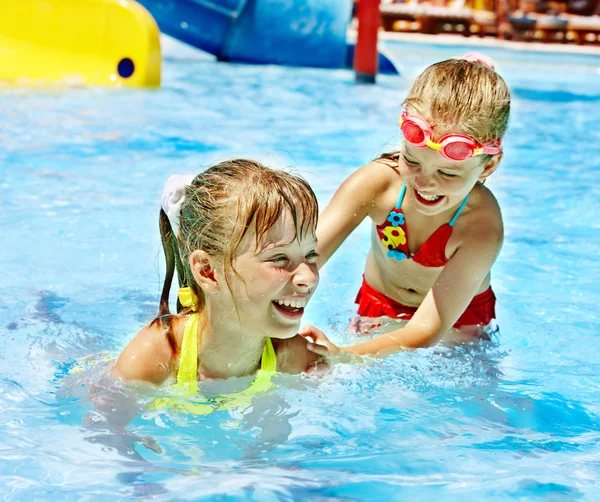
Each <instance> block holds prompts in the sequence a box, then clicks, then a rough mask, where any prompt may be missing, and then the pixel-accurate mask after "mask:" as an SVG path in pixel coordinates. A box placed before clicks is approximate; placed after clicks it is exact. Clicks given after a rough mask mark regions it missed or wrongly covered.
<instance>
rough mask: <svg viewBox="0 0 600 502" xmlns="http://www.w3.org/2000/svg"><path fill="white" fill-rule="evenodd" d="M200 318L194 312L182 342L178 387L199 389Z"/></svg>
mask: <svg viewBox="0 0 600 502" xmlns="http://www.w3.org/2000/svg"><path fill="white" fill-rule="evenodd" d="M198 317H199V314H198V313H197V312H194V313H193V314H191V315H190V316H189V317H188V320H187V321H186V323H185V328H184V330H183V340H182V341H181V357H180V359H179V369H178V370H177V383H176V384H175V385H176V386H177V387H181V386H193V387H195V388H196V389H197V388H198Z"/></svg>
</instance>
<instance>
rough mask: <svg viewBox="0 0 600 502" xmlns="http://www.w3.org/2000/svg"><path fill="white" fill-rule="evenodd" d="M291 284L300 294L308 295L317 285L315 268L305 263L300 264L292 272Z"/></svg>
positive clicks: (317, 279) (317, 273)
mask: <svg viewBox="0 0 600 502" xmlns="http://www.w3.org/2000/svg"><path fill="white" fill-rule="evenodd" d="M292 282H293V284H294V286H295V288H296V290H297V291H298V292H300V293H302V294H308V293H310V292H311V291H312V290H313V289H315V288H316V287H317V284H318V283H319V272H318V270H317V266H316V265H315V264H308V263H306V262H305V263H301V264H300V265H298V268H297V269H296V271H295V272H294V277H293V279H292Z"/></svg>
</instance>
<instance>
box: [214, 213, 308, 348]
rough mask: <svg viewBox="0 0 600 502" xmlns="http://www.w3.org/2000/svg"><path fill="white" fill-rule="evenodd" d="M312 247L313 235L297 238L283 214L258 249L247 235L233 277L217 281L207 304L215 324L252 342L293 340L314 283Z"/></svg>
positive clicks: (261, 241) (240, 249) (258, 244)
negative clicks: (216, 314)
mask: <svg viewBox="0 0 600 502" xmlns="http://www.w3.org/2000/svg"><path fill="white" fill-rule="evenodd" d="M316 247H317V240H316V237H315V236H314V232H311V231H309V232H306V234H305V235H303V236H299V235H297V233H296V228H295V226H294V221H293V218H292V217H291V214H290V212H289V211H285V212H284V213H283V214H282V216H281V217H280V218H279V220H278V221H277V222H276V223H275V225H273V227H271V228H270V229H269V230H268V231H267V232H266V233H265V234H264V235H263V236H262V238H261V239H260V240H259V242H258V243H257V242H256V236H255V234H254V232H249V233H248V234H247V235H246V236H245V237H244V239H243V240H242V242H241V244H240V246H239V248H238V250H237V253H236V256H235V259H234V260H233V268H234V270H235V271H234V270H229V271H228V272H227V274H226V279H225V276H223V277H222V278H221V281H220V282H221V284H222V287H221V288H220V291H219V293H218V294H216V295H213V298H211V304H213V306H217V308H218V310H219V312H220V314H219V318H218V319H215V321H216V322H218V323H219V324H220V325H221V326H223V325H228V326H229V327H230V329H236V330H241V331H242V332H244V333H251V334H252V336H256V337H271V338H291V337H293V336H295V335H296V334H297V333H298V330H299V328H300V321H301V319H302V315H303V314H304V308H305V306H306V304H307V303H308V301H309V299H310V297H311V296H312V294H313V293H314V290H315V288H316V286H317V284H318V282H319V274H318V271H317V265H316V260H317V253H316ZM236 272H237V273H236ZM227 286H228V287H227ZM211 310H213V312H214V308H212V309H211Z"/></svg>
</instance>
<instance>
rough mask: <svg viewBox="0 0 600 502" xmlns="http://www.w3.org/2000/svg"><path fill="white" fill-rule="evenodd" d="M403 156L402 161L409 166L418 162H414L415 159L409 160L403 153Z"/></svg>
mask: <svg viewBox="0 0 600 502" xmlns="http://www.w3.org/2000/svg"><path fill="white" fill-rule="evenodd" d="M403 157H404V162H406V163H407V164H408V165H409V166H416V165H418V164H419V163H418V162H416V161H414V160H410V159H408V158H407V157H406V155H403Z"/></svg>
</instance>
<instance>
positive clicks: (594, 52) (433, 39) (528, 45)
mask: <svg viewBox="0 0 600 502" xmlns="http://www.w3.org/2000/svg"><path fill="white" fill-rule="evenodd" d="M379 40H384V41H385V40H393V41H400V42H415V43H422V44H436V45H448V46H451V45H457V46H460V45H471V46H478V47H497V48H501V49H509V50H513V51H520V52H554V53H562V54H588V55H591V56H600V47H599V46H592V45H574V44H545V43H540V42H513V41H510V40H498V39H497V38H480V37H477V36H471V37H463V36H461V35H444V34H440V35H426V34H423V33H395V32H390V31H380V32H379ZM348 41H352V42H355V41H356V29H355V28H353V27H351V28H349V29H348Z"/></svg>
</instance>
